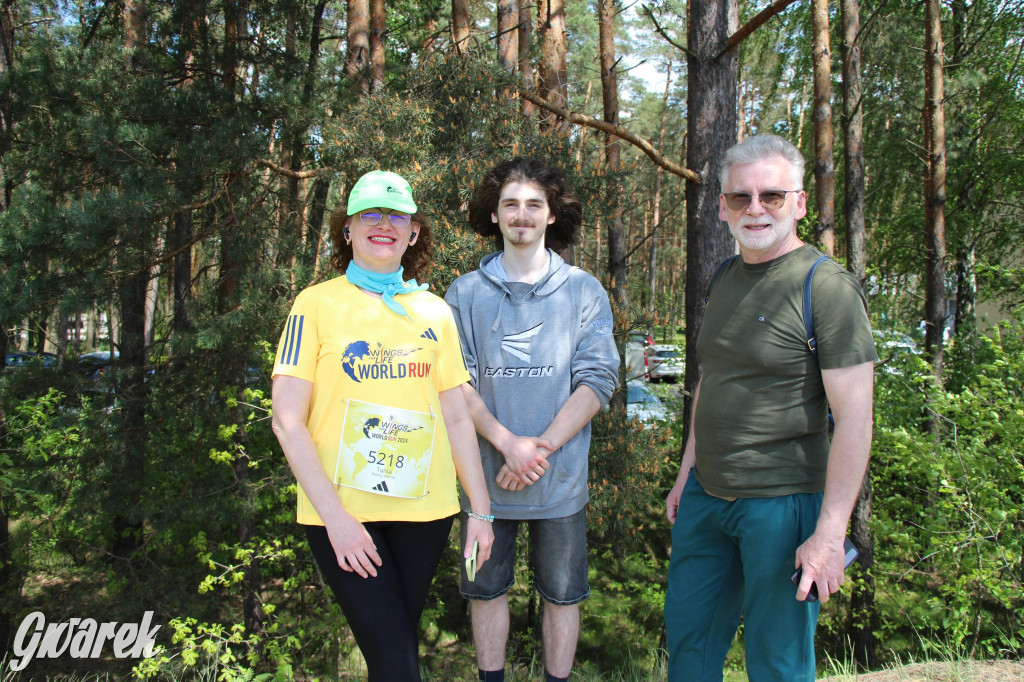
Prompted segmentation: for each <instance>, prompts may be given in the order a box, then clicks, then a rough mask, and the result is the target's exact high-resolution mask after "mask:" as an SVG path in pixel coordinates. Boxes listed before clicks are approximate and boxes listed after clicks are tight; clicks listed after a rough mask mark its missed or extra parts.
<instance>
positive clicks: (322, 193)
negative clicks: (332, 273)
mask: <svg viewBox="0 0 1024 682" xmlns="http://www.w3.org/2000/svg"><path fill="white" fill-rule="evenodd" d="M330 189H331V181H330V180H328V179H327V178H324V177H319V178H317V179H316V180H314V181H313V189H312V195H313V199H312V201H311V202H310V207H309V220H308V221H307V222H306V240H305V242H306V243H305V249H304V251H303V252H304V254H305V256H304V262H305V263H306V265H309V266H311V267H313V268H314V269H315V268H316V265H317V258H318V257H319V254H320V235H321V234H322V233H323V228H324V216H325V215H326V214H327V195H328V193H329V192H330Z"/></svg>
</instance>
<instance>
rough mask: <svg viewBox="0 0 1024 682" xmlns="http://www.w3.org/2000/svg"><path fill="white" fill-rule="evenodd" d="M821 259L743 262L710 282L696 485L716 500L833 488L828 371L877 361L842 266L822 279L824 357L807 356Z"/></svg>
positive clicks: (818, 330) (810, 251) (804, 254)
mask: <svg viewBox="0 0 1024 682" xmlns="http://www.w3.org/2000/svg"><path fill="white" fill-rule="evenodd" d="M820 255H821V253H820V252H819V251H817V250H816V249H814V248H813V247H811V246H807V245H804V246H801V247H800V248H798V249H796V250H794V251H790V252H789V253H787V254H785V255H783V256H780V257H779V258H776V259H774V260H771V261H768V262H767V263H757V264H748V263H744V262H743V260H742V258H736V259H734V260H733V261H732V262H731V263H729V264H728V265H727V266H726V267H725V268H724V269H723V270H722V272H721V273H720V275H719V276H718V278H717V279H716V280H715V281H714V282H712V288H711V296H710V299H709V301H708V307H707V312H706V313H705V316H704V323H703V325H702V326H701V330H700V334H699V335H698V337H697V355H698V357H699V359H700V362H701V368H702V373H703V378H702V379H701V386H700V397H699V399H698V401H697V411H696V414H695V415H694V435H695V438H696V444H697V463H696V473H697V479H698V480H699V481H700V484H701V485H702V486H703V487H704V489H705V490H707V491H708V492H709V493H710V494H712V495H716V496H718V497H726V498H732V497H777V496H780V495H792V494H796V493H816V492H822V491H823V490H824V489H825V468H826V465H827V463H828V449H829V441H828V432H827V428H828V427H827V411H828V406H827V402H826V399H825V387H824V385H823V384H822V381H821V371H820V370H821V369H836V368H840V367H850V366H852V365H858V364H861V363H864V362H871V361H875V360H877V359H878V357H877V355H876V354H875V344H874V340H873V338H872V335H871V325H870V324H869V322H868V315H867V301H866V299H865V298H864V293H863V292H862V291H861V288H860V286H858V284H857V281H856V280H855V279H854V277H853V276H852V275H851V274H850V273H848V272H847V271H845V270H843V269H842V268H841V267H840V266H839V265H838V264H837V263H835V262H834V261H826V262H824V263H822V264H821V265H820V266H819V267H818V269H817V270H816V271H815V273H814V280H813V283H812V286H811V305H812V309H813V313H814V330H815V336H816V338H817V343H818V356H817V359H815V357H814V356H813V355H812V354H811V352H810V351H809V350H808V348H807V338H806V332H805V330H804V322H803V313H802V311H801V304H802V289H803V283H804V278H805V277H806V276H807V271H808V270H809V269H810V267H811V265H812V264H813V263H814V261H815V260H817V259H818V257H819V256H820ZM819 368H820V369H819Z"/></svg>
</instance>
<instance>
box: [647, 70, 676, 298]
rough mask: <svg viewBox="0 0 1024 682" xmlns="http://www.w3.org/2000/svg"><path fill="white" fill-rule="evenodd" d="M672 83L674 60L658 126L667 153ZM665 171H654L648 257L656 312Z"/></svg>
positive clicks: (660, 143)
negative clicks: (669, 100)
mask: <svg viewBox="0 0 1024 682" xmlns="http://www.w3.org/2000/svg"><path fill="white" fill-rule="evenodd" d="M671 83H672V60H671V59H670V60H669V62H668V68H667V71H666V75H665V95H664V96H663V97H662V99H661V125H660V127H659V128H658V151H660V152H661V153H662V154H664V153H665V129H666V128H667V127H668V95H669V90H670V88H671V85H670V84H671ZM664 175H665V172H664V171H663V170H662V168H661V166H658V168H656V169H655V171H654V207H653V211H652V213H653V215H652V216H651V220H652V221H653V224H652V226H651V251H650V257H649V259H648V280H647V288H648V291H649V292H650V297H651V300H650V301H649V302H648V312H650V313H651V314H652V315H653V314H654V308H655V304H656V300H657V296H656V295H655V289H656V287H657V279H658V233H659V232H661V233H664V230H662V229H661V184H662V180H663V179H664Z"/></svg>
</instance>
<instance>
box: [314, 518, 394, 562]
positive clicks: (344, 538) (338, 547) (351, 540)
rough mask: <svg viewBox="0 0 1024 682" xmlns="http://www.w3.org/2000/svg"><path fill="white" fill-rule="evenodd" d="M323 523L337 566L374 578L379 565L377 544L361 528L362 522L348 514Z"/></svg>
mask: <svg viewBox="0 0 1024 682" xmlns="http://www.w3.org/2000/svg"><path fill="white" fill-rule="evenodd" d="M325 523H326V525H327V536H328V537H329V538H330V539H331V547H333V548H334V554H335V556H337V557H338V566H340V567H341V570H343V571H348V572H350V573H351V572H352V571H355V572H356V573H358V574H359V576H360V577H362V578H366V577H368V576H373V577H374V578H376V577H377V566H380V565H381V561H380V555H379V554H377V546H376V545H375V544H373V538H371V537H370V534H369V533H368V532H366V529H365V528H363V524H361V523H359V522H358V521H356V519H355V517H353V516H350V515H348V514H346V515H345V516H344V517H342V518H339V519H335V520H333V521H331V522H329V523H327V522H325Z"/></svg>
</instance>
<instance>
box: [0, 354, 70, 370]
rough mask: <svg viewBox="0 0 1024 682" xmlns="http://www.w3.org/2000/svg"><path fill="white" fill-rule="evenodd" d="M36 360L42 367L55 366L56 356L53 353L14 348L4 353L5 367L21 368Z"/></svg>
mask: <svg viewBox="0 0 1024 682" xmlns="http://www.w3.org/2000/svg"><path fill="white" fill-rule="evenodd" d="M33 362H38V363H39V364H41V365H42V366H43V367H47V368H49V367H56V366H57V356H56V355H54V354H53V353H36V352H34V351H30V350H14V351H11V352H9V353H7V354H5V355H4V367H5V368H6V369H21V368H23V367H28V365H29V364H30V363H33Z"/></svg>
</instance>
